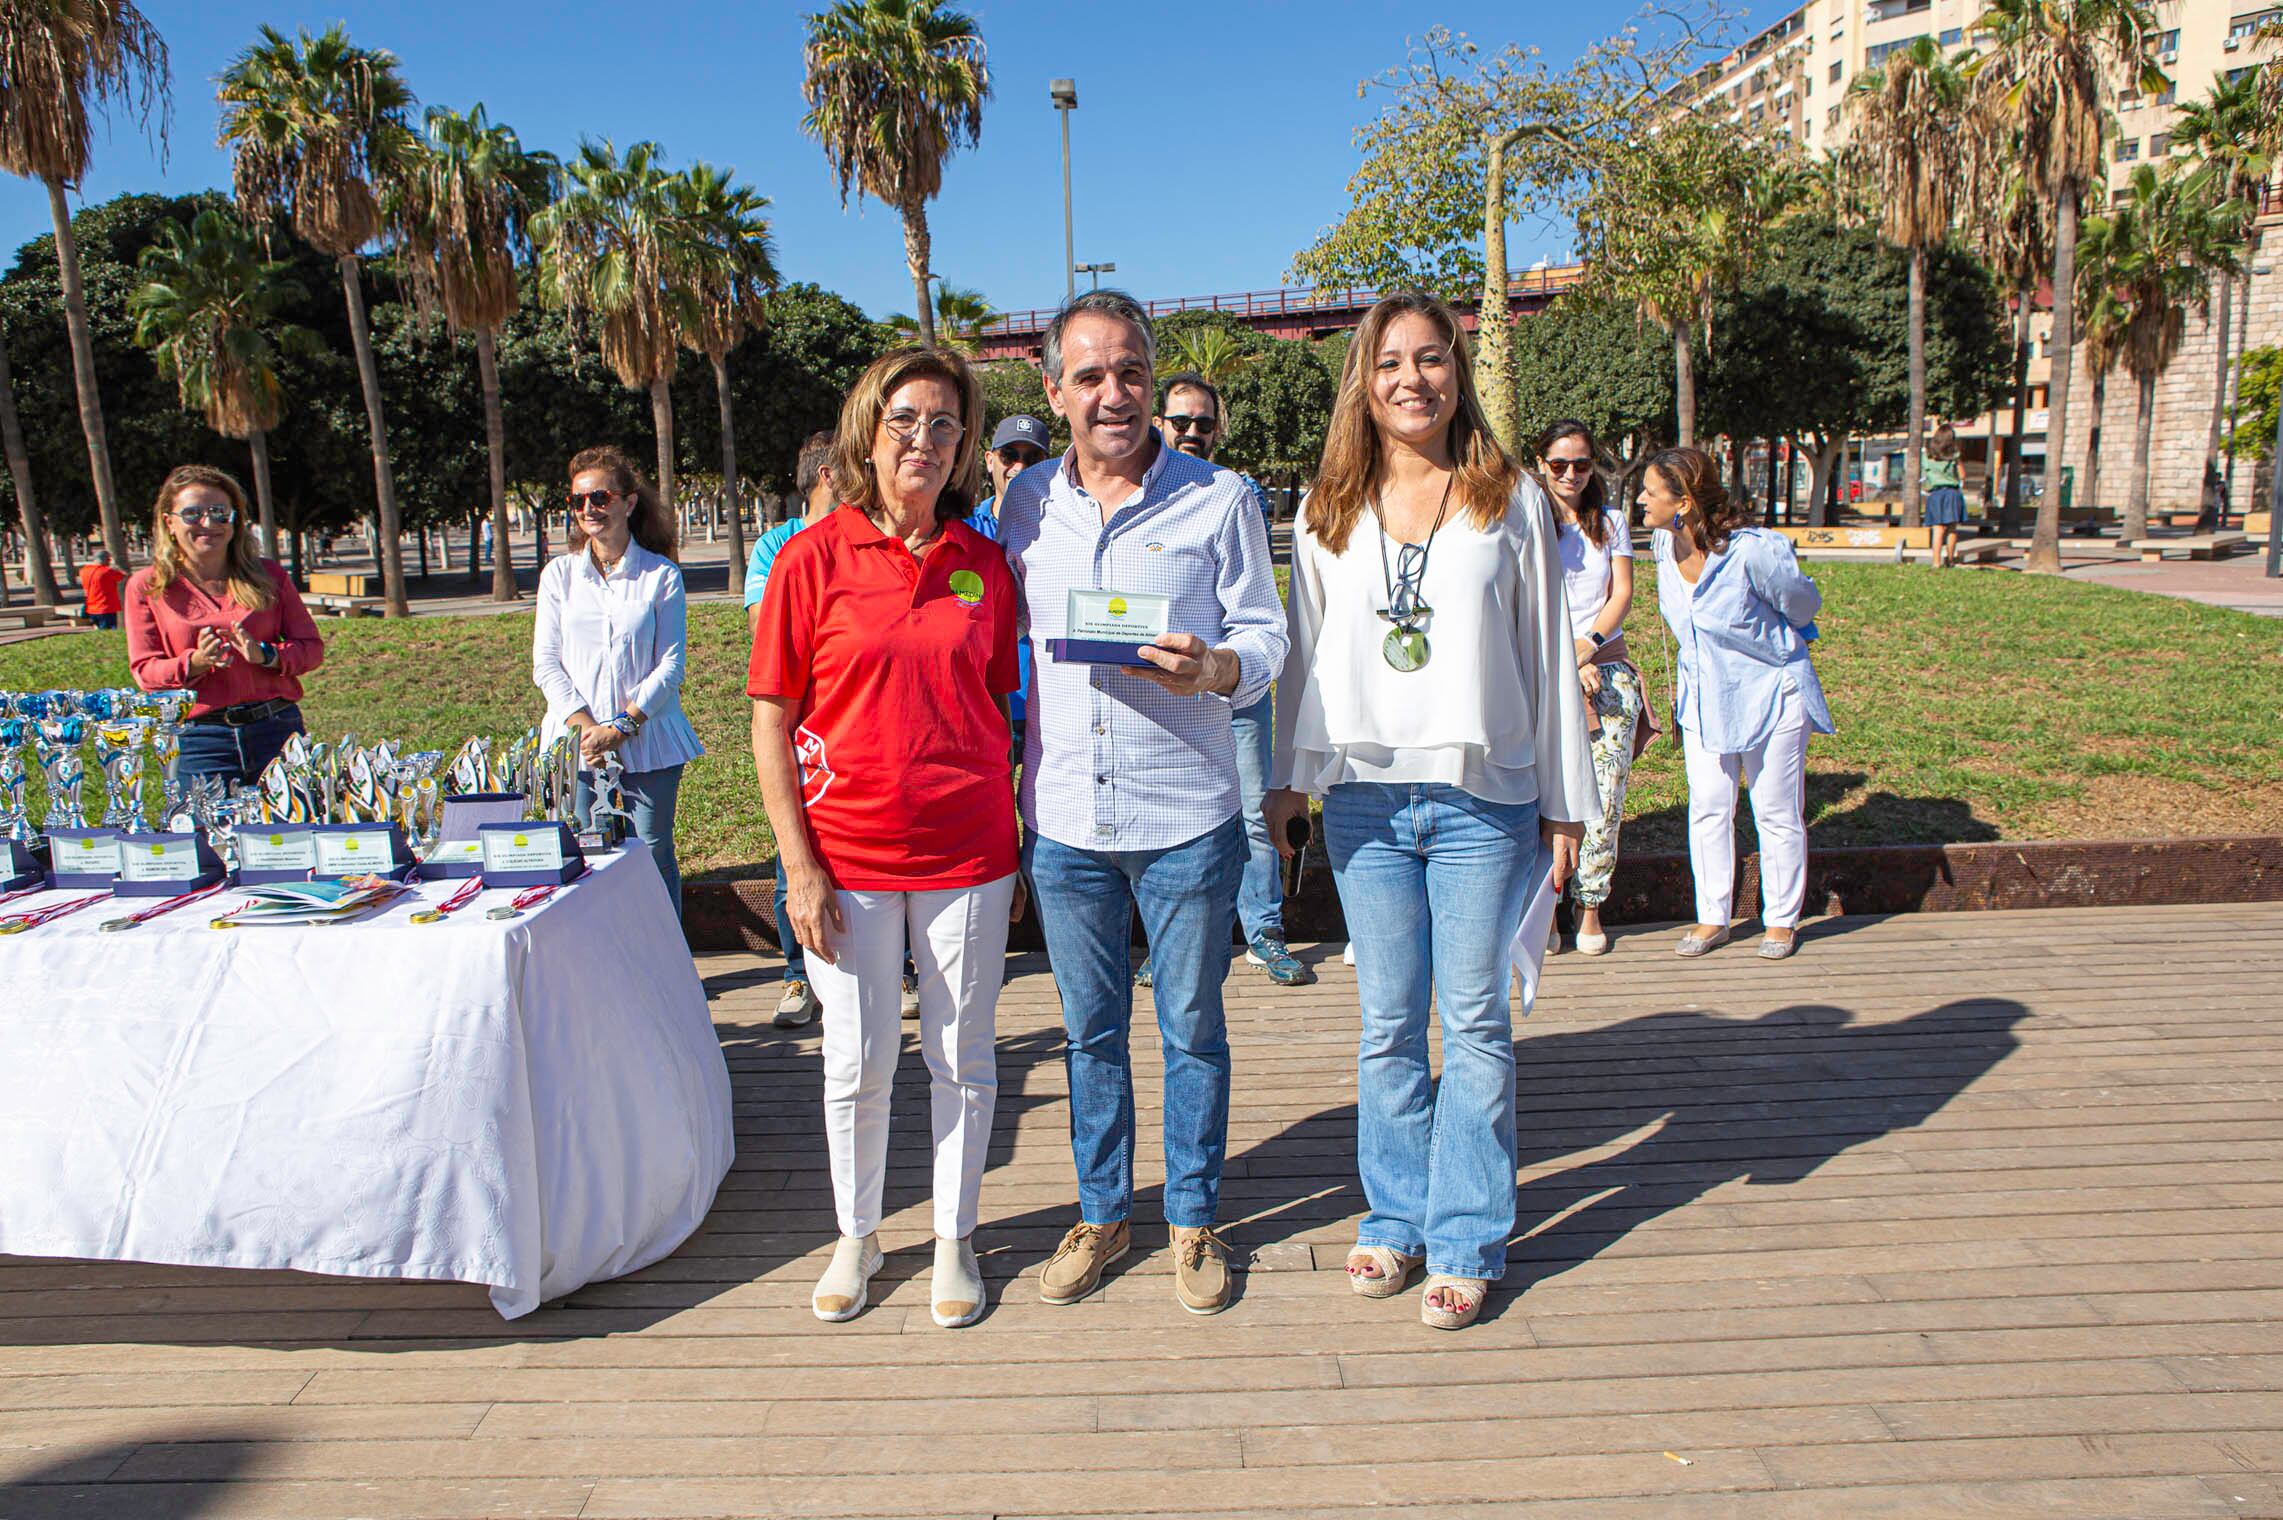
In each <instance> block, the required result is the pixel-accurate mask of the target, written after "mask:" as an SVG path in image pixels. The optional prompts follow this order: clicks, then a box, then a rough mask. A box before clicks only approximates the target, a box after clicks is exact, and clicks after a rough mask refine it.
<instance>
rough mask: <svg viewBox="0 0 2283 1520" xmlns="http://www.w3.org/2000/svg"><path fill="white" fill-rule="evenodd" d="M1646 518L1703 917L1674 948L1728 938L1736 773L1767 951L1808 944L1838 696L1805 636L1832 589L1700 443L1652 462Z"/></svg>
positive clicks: (1685, 950)
mask: <svg viewBox="0 0 2283 1520" xmlns="http://www.w3.org/2000/svg"><path fill="white" fill-rule="evenodd" d="M1641 520H1642V521H1643V522H1644V523H1647V524H1648V525H1649V527H1650V529H1651V530H1652V531H1651V533H1650V535H1649V542H1650V546H1651V548H1652V550H1653V551H1654V552H1655V554H1656V557H1657V607H1658V609H1659V610H1660V611H1661V612H1662V613H1663V614H1664V618H1665V623H1666V625H1667V626H1668V627H1670V628H1671V629H1672V632H1673V641H1674V642H1675V643H1676V644H1677V645H1678V646H1679V650H1678V653H1677V654H1676V655H1675V657H1674V665H1675V667H1676V669H1675V680H1676V682H1677V685H1678V694H1677V696H1676V698H1675V700H1674V704H1673V722H1674V724H1675V726H1676V727H1678V728H1679V729H1680V733H1681V753H1682V758H1683V760H1684V762H1685V764H1686V766H1687V770H1688V859H1689V869H1690V871H1691V872H1692V874H1694V876H1695V877H1696V919H1697V921H1696V925H1695V927H1693V928H1691V929H1690V930H1689V931H1688V933H1686V934H1685V935H1683V936H1682V937H1681V942H1680V943H1679V944H1678V945H1677V946H1675V947H1674V948H1675V949H1676V950H1677V951H1678V952H1679V953H1680V954H1682V955H1684V956H1690V957H1694V956H1699V955H1703V954H1705V953H1706V952H1708V951H1710V950H1713V949H1716V948H1717V947H1719V946H1721V945H1724V944H1726V943H1728V917H1729V912H1730V909H1731V908H1732V907H1733V906H1734V894H1735V890H1736V786H1737V783H1738V782H1739V781H1741V782H1742V783H1744V784H1745V785H1746V786H1749V787H1750V788H1751V789H1752V821H1753V823H1754V825H1755V826H1756V827H1757V828H1758V830H1759V834H1760V899H1761V913H1760V917H1761V922H1762V923H1763V924H1764V925H1765V926H1766V929H1767V933H1766V935H1765V937H1763V938H1762V940H1761V941H1760V955H1761V957H1762V958H1763V959H1765V960H1771V961H1780V960H1783V959H1785V958H1786V957H1788V956H1789V955H1791V954H1792V952H1794V951H1795V950H1797V949H1798V948H1799V914H1800V906H1801V903H1802V901H1803V900H1804V899H1805V897H1806V896H1807V816H1806V806H1807V805H1806V787H1807V741H1808V736H1809V735H1810V734H1828V733H1830V732H1831V731H1832V730H1831V709H1830V708H1829V707H1828V706H1826V705H1825V703H1824V700H1823V683H1822V682H1820V681H1818V680H1817V679H1816V676H1815V664H1814V662H1813V661H1811V660H1810V659H1809V658H1808V653H1807V646H1808V643H1809V641H1810V640H1812V639H1813V638H1814V637H1815V626H1814V623H1815V614H1816V612H1817V610H1818V609H1819V608H1821V607H1822V605H1823V595H1822V593H1821V592H1819V591H1817V590H1816V588H1815V582H1813V581H1811V580H1809V579H1808V578H1807V576H1806V575H1805V574H1803V573H1802V572H1801V570H1800V568H1799V556H1798V555H1797V554H1796V553H1794V552H1793V549H1792V546H1791V541H1790V540H1789V539H1786V538H1784V537H1783V536H1782V535H1781V534H1778V533H1775V532H1772V531H1770V530H1769V529H1766V528H1756V527H1753V526H1752V525H1751V509H1750V508H1749V507H1748V506H1746V505H1744V504H1742V503H1739V502H1735V501H1732V500H1730V499H1729V496H1728V492H1727V491H1726V490H1725V489H1724V488H1723V487H1722V486H1721V484H1720V467H1719V466H1718V465H1717V464H1715V463H1714V462H1713V459H1712V456H1711V455H1709V454H1707V453H1705V452H1704V451H1703V450H1702V449H1690V448H1680V449H1665V450H1663V451H1662V452H1659V453H1656V454H1652V455H1650V456H1649V463H1648V465H1647V467H1646V468H1644V469H1643V470H1642V472H1641Z"/></svg>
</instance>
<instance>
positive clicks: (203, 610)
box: [127, 464, 325, 786]
mask: <svg viewBox="0 0 2283 1520" xmlns="http://www.w3.org/2000/svg"><path fill="white" fill-rule="evenodd" d="M151 543H152V545H153V546H154V549H155V551H156V553H155V556H154V560H153V563H152V564H151V566H150V567H149V568H148V569H144V570H138V571H136V572H135V573H134V575H132V576H131V577H129V578H128V581H127V662H128V664H129V665H131V666H132V667H133V668H134V672H135V684H136V685H138V686H140V687H142V689H143V690H145V691H164V690H167V689H170V688H188V689H189V690H191V691H193V692H196V693H197V695H198V700H197V702H196V703H195V704H193V705H192V707H191V709H190V721H189V722H188V723H187V724H186V725H185V726H184V728H183V731H182V758H181V762H180V765H179V767H178V769H177V771H176V774H177V775H178V776H179V777H180V778H181V779H182V780H183V781H185V782H187V781H189V780H190V779H191V778H193V777H196V776H220V777H222V778H224V779H225V780H237V781H241V782H244V783H245V784H247V785H249V786H250V785H252V784H253V782H254V781H255V779H256V778H258V777H259V776H260V775H261V773H262V768H263V767H264V766H266V765H268V764H269V763H270V761H271V760H272V759H273V758H275V757H276V755H277V752H278V751H279V750H281V749H283V748H284V747H285V741H286V740H287V738H289V737H290V736H292V735H294V734H298V733H305V732H307V729H306V728H305V726H304V725H303V723H302V721H301V709H300V707H298V706H297V705H295V704H297V703H298V702H299V701H300V700H301V679H300V678H301V676H302V675H303V674H304V673H305V672H308V671H312V670H315V669H316V668H317V667H318V666H319V665H321V664H323V663H324V660H325V641H324V640H323V639H322V638H320V637H319V636H318V633H317V625H316V624H315V623H314V622H312V621H311V620H310V617H309V609H308V608H307V607H304V606H303V605H302V603H301V595H300V593H299V592H297V591H295V590H294V589H293V581H292V579H291V578H290V577H288V576H287V575H286V573H285V571H284V570H283V569H282V568H280V567H279V566H278V565H277V564H276V563H275V562H274V561H271V560H266V559H263V558H261V557H260V556H259V555H257V554H256V553H255V552H254V536H253V530H252V528H251V527H250V526H249V525H248V523H247V521H246V493H245V491H244V490H243V489H242V488H241V487H240V486H239V485H238V482H237V481H235V480H233V479H232V478H231V477H230V476H229V475H228V474H226V473H225V472H223V471H221V470H216V469H211V468H209V467H208V466H206V465H199V464H186V465H184V466H182V467H181V468H180V469H177V470H176V471H175V472H174V473H173V474H171V475H169V476H167V478H166V481H165V483H164V484H162V485H161V486H160V487H159V495H158V501H157V503H156V504H155V506H154V507H153V509H152V522H151Z"/></svg>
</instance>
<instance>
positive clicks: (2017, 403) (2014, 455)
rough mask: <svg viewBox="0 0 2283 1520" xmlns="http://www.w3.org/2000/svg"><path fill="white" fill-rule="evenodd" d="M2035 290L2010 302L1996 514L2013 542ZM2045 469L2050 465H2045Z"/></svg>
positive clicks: (2017, 519) (2018, 505) (2022, 291)
mask: <svg viewBox="0 0 2283 1520" xmlns="http://www.w3.org/2000/svg"><path fill="white" fill-rule="evenodd" d="M2035 293H2036V292H2035V290H2034V289H2033V288H2032V287H2030V286H2026V285H2025V286H2023V287H2022V288H2021V289H2020V290H2019V291H2017V292H2016V293H2015V294H2016V299H2015V302H2014V329H2013V330H2014V338H2013V434H2012V436H2011V438H2009V439H2008V441H2007V448H2006V499H2005V505H2004V507H2003V508H2002V509H2001V510H2000V511H1999V514H1998V532H1999V533H2001V534H2003V535H2004V536H2005V537H2007V538H2013V537H2016V536H2018V535H2019V534H2020V532H2021V465H2022V445H2021V432H2022V428H2023V427H2024V426H2025V425H2026V424H2027V420H2028V418H2027V411H2028V407H2029V317H2030V306H2031V304H2032V303H2031V300H2030V298H2031V296H2033V295H2034V294H2035ZM2047 463H2048V465H2050V464H2051V461H2050V460H2048V461H2047Z"/></svg>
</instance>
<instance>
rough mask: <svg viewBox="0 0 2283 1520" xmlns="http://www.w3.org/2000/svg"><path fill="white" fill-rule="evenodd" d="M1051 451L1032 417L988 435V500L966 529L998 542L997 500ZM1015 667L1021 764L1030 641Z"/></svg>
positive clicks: (1014, 713)
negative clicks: (1019, 669)
mask: <svg viewBox="0 0 2283 1520" xmlns="http://www.w3.org/2000/svg"><path fill="white" fill-rule="evenodd" d="M1053 452H1054V449H1053V446H1052V443H1051V441H1050V438H1049V435H1048V433H1047V430H1046V424H1045V423H1043V422H1041V421H1039V420H1038V419H1037V418H1036V417H1029V416H1025V415H1024V414H1022V413H1021V412H1017V413H1016V414H1015V415H1014V416H1012V417H1009V418H1006V419H1005V420H1004V421H1002V422H1001V423H1000V424H999V426H998V428H997V429H996V430H995V431H993V432H992V434H991V452H989V453H988V454H985V455H984V456H983V467H984V468H985V469H987V470H989V471H990V472H991V498H990V500H988V501H986V502H984V503H983V504H982V505H981V506H979V507H977V508H976V509H975V511H974V513H973V514H972V515H971V516H969V517H968V519H967V526H968V527H970V528H973V529H974V530H975V531H976V532H978V533H980V534H982V535H983V536H984V537H985V538H987V539H989V540H991V542H993V543H997V542H998V541H999V513H998V506H999V498H1000V497H1001V496H1002V495H1004V494H1005V493H1006V489H1007V482H1008V481H1010V480H1013V479H1014V478H1015V477H1016V476H1017V475H1020V474H1022V472H1023V471H1025V470H1027V469H1029V468H1030V467H1031V466H1032V465H1034V464H1038V463H1040V462H1041V461H1043V460H1044V459H1045V458H1046V457H1047V456H1048V455H1049V454H1051V453H1053ZM1015 656H1016V660H1017V663H1018V664H1020V666H1021V667H1022V685H1020V686H1019V687H1017V688H1016V689H1015V692H1014V694H1013V695H1012V696H1010V697H1008V698H1007V718H1008V726H1009V728H1010V729H1012V731H1013V737H1014V741H1015V748H1014V755H1015V763H1016V764H1017V765H1020V764H1021V763H1022V753H1023V728H1024V720H1025V719H1026V718H1027V717H1028V716H1029V708H1028V705H1027V700H1028V698H1029V696H1030V690H1031V641H1030V640H1029V639H1024V640H1022V641H1021V642H1019V643H1018V644H1016V646H1015Z"/></svg>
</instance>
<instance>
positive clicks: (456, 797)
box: [436, 792, 530, 840]
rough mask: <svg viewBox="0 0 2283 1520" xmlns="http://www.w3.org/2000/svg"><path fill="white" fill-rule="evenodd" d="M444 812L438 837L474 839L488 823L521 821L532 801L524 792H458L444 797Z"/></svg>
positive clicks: (437, 830) (438, 824) (439, 820)
mask: <svg viewBox="0 0 2283 1520" xmlns="http://www.w3.org/2000/svg"><path fill="white" fill-rule="evenodd" d="M441 811H442V816H441V817H440V818H439V819H438V821H437V824H436V837H437V838H438V839H440V840H443V839H473V838H475V837H476V830H478V829H480V828H482V827H483V826H484V825H485V824H487V823H516V822H519V821H521V819H522V817H523V815H524V814H525V813H526V812H528V811H530V804H529V801H528V800H527V799H526V798H525V797H524V795H523V794H522V793H521V792H455V793H451V794H449V795H447V796H446V797H445V798H444V801H443V804H442V810H441Z"/></svg>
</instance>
